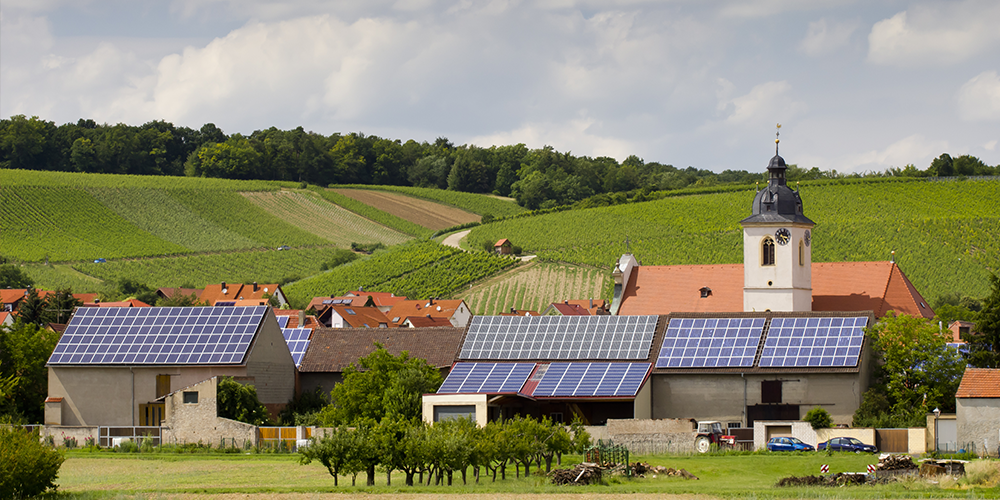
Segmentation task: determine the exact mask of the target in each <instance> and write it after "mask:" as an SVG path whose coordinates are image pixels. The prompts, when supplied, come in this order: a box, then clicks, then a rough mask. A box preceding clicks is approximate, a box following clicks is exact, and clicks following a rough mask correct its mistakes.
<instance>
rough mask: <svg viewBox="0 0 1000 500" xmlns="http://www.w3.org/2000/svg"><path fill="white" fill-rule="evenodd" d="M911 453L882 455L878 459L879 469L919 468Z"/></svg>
mask: <svg viewBox="0 0 1000 500" xmlns="http://www.w3.org/2000/svg"><path fill="white" fill-rule="evenodd" d="M917 468H918V467H917V465H916V464H914V463H913V459H912V458H910V456H909V455H882V456H881V457H879V459H878V470H911V469H917Z"/></svg>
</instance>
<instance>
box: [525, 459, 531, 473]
mask: <svg viewBox="0 0 1000 500" xmlns="http://www.w3.org/2000/svg"><path fill="white" fill-rule="evenodd" d="M530 475H531V459H530V458H529V459H527V460H525V461H524V477H528V476H530Z"/></svg>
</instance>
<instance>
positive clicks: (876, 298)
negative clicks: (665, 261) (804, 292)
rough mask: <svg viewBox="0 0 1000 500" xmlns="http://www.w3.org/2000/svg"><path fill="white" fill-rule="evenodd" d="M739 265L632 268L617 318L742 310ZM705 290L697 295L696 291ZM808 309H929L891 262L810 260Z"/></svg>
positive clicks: (929, 314)
mask: <svg viewBox="0 0 1000 500" xmlns="http://www.w3.org/2000/svg"><path fill="white" fill-rule="evenodd" d="M743 281H744V276H743V265H742V264H719V265H713V266H638V267H636V268H634V269H633V270H632V274H631V276H630V277H629V282H628V284H627V286H626V287H625V291H624V293H623V299H622V305H621V308H620V309H619V312H618V314H621V315H639V314H668V313H671V312H735V311H742V310H743ZM703 287H707V288H709V289H710V290H711V293H710V294H709V295H708V297H705V298H702V297H701V289H702V288H703ZM812 287H813V291H812V293H813V304H812V310H813V311H874V312H875V316H876V317H882V316H884V315H885V314H886V313H887V312H888V311H890V310H893V311H896V312H897V313H902V314H908V315H910V316H922V317H925V318H933V317H934V311H933V310H931V308H930V306H929V305H927V302H926V301H925V300H924V298H923V297H922V296H921V295H920V293H919V292H918V291H917V289H916V288H914V286H913V284H912V283H910V280H909V279H907V278H906V275H904V274H903V271H902V270H901V269H899V267H898V266H897V265H896V264H894V263H892V262H822V263H817V262H814V263H813V264H812Z"/></svg>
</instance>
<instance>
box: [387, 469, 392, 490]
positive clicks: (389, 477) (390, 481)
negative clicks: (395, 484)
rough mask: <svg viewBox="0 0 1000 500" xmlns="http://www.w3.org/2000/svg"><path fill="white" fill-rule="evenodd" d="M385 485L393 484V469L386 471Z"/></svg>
mask: <svg viewBox="0 0 1000 500" xmlns="http://www.w3.org/2000/svg"><path fill="white" fill-rule="evenodd" d="M385 485H386V486H392V471H391V470H387V471H385Z"/></svg>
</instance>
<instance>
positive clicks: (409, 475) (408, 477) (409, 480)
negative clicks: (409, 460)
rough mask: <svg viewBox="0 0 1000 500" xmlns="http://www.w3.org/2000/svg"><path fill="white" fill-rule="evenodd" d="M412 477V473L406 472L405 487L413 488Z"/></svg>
mask: <svg viewBox="0 0 1000 500" xmlns="http://www.w3.org/2000/svg"><path fill="white" fill-rule="evenodd" d="M413 475H414V473H413V472H411V471H406V485H407V486H413Z"/></svg>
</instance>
